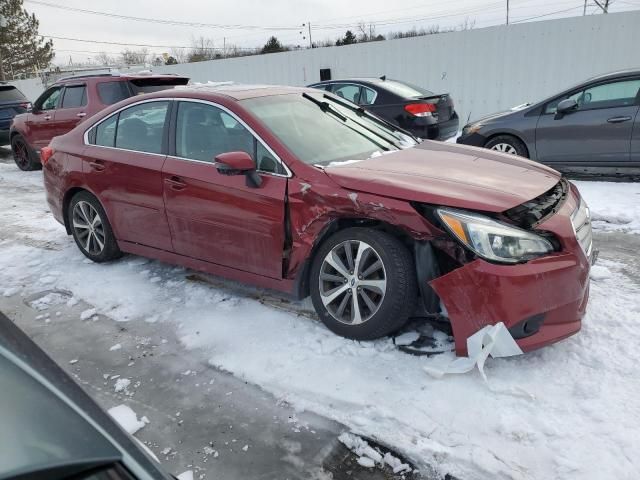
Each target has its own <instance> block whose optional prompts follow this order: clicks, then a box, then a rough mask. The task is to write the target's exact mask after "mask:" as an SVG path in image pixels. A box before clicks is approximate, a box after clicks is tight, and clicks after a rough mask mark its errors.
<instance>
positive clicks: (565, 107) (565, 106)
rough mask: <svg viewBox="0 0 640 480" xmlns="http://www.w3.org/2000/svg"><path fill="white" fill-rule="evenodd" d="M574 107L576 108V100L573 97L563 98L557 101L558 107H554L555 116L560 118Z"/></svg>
mask: <svg viewBox="0 0 640 480" xmlns="http://www.w3.org/2000/svg"><path fill="white" fill-rule="evenodd" d="M576 108H578V102H576V101H575V100H574V99H573V98H565V99H564V100H562V101H561V102H560V103H558V107H557V108H556V118H562V117H563V116H564V115H566V114H567V113H571V112H572V111H574V110H575V109H576Z"/></svg>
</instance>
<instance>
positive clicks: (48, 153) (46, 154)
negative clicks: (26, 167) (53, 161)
mask: <svg viewBox="0 0 640 480" xmlns="http://www.w3.org/2000/svg"><path fill="white" fill-rule="evenodd" d="M52 155H53V148H51V147H43V148H42V150H40V161H41V162H42V165H46V164H47V162H48V161H49V159H50V158H51V157H52Z"/></svg>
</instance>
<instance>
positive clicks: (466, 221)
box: [436, 208, 554, 263]
mask: <svg viewBox="0 0 640 480" xmlns="http://www.w3.org/2000/svg"><path fill="white" fill-rule="evenodd" d="M436 212H437V213H438V217H440V220H442V223H443V225H444V226H445V227H446V228H447V230H448V231H449V233H451V234H452V235H453V236H455V237H456V238H457V239H458V240H459V241H460V242H462V243H463V244H464V245H465V246H467V247H468V248H469V249H470V250H472V251H473V252H474V253H476V254H477V255H478V256H479V257H482V258H484V259H485V260H489V261H492V262H501V263H520V262H526V261H527V260H531V259H532V258H535V257H539V256H541V255H545V254H547V253H549V252H553V250H554V248H553V245H552V244H551V242H549V241H548V240H547V239H545V238H543V237H541V236H540V235H536V234H535V233H531V232H528V231H526V230H522V229H520V228H517V227H512V226H511V225H507V224H506V223H502V222H498V221H496V220H493V219H491V218H489V217H485V216H484V215H479V214H476V213H471V212H466V211H462V210H454V209H450V208H438V209H437V210H436Z"/></svg>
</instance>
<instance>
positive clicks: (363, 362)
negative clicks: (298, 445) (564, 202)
mask: <svg viewBox="0 0 640 480" xmlns="http://www.w3.org/2000/svg"><path fill="white" fill-rule="evenodd" d="M576 183H577V184H578V185H579V188H580V189H581V191H582V192H583V194H584V196H585V198H586V200H587V203H588V204H589V206H590V207H591V210H592V213H593V217H594V219H596V220H597V221H596V222H594V227H595V228H596V231H598V232H609V231H612V230H617V231H620V232H629V233H626V237H625V238H627V237H628V239H629V241H630V242H631V243H630V244H631V246H632V247H633V248H636V249H637V248H638V247H640V237H638V236H637V235H635V234H634V233H631V232H635V233H638V232H640V208H639V207H638V205H640V184H621V183H603V182H594V183H588V182H576ZM0 205H2V207H0V209H1V212H2V214H1V215H0V294H3V295H5V296H14V295H23V296H26V295H28V294H30V293H32V292H36V291H42V290H45V289H49V288H52V287H55V288H61V289H65V290H68V291H70V292H72V294H73V298H75V299H80V300H83V301H86V302H87V303H89V304H91V305H92V306H93V308H95V309H96V312H97V313H100V314H103V315H106V316H108V317H110V318H112V319H113V320H114V321H116V322H126V321H132V322H148V323H151V324H153V325H154V326H155V328H157V329H159V330H165V329H166V330H167V331H171V332H175V333H176V334H177V335H178V337H179V338H180V339H181V343H182V345H183V348H184V355H185V356H193V358H194V359H195V358H207V359H208V361H209V362H210V364H211V365H213V366H215V367H219V368H220V369H224V370H226V371H229V372H231V373H232V374H233V375H235V376H237V377H239V378H240V379H244V380H246V381H248V382H250V383H253V384H256V385H259V386H260V387H262V388H263V389H264V390H266V391H268V392H270V393H272V394H274V395H276V396H277V397H278V398H281V399H283V400H286V401H287V402H289V403H290V404H292V405H293V406H294V407H296V408H298V409H300V410H309V411H313V412H316V413H319V414H321V415H323V416H326V417H329V418H332V419H335V420H337V421H338V422H341V423H343V424H344V425H347V426H348V427H349V428H350V429H351V430H352V431H353V432H355V433H357V434H361V435H364V436H367V437H370V438H373V439H375V440H377V441H378V442H380V443H382V444H386V445H390V446H394V447H395V448H396V449H398V450H399V451H400V452H402V453H403V454H404V455H406V456H407V457H408V458H410V459H411V460H413V461H414V462H415V463H417V464H418V465H419V466H421V467H422V468H423V471H424V470H425V469H429V468H431V467H430V466H432V467H433V468H435V470H436V472H437V473H439V474H444V473H452V474H454V475H456V476H458V477H460V478H462V479H486V478H493V479H501V478H522V479H541V478H549V479H553V478H563V479H566V478H579V479H603V478H617V479H627V478H629V479H632V478H638V476H639V475H640V457H638V455H637V452H639V451H640V436H639V435H638V434H637V431H638V429H640V381H638V374H637V365H638V363H639V362H640V352H639V350H638V343H639V342H638V333H637V332H638V328H637V319H638V316H639V315H640V286H639V285H638V280H637V279H638V265H637V263H634V262H633V261H632V259H630V257H628V256H626V255H623V254H620V252H619V251H617V250H615V249H609V250H605V249H603V250H602V254H601V261H600V262H599V266H598V268H597V269H596V270H595V271H594V275H593V279H592V289H591V292H592V293H591V301H590V304H589V308H588V314H587V317H586V319H585V321H584V324H583V329H582V331H581V332H580V333H579V334H578V335H576V336H574V337H572V338H570V339H568V340H566V341H563V342H561V343H559V344H556V345H554V346H552V347H548V348H545V349H543V350H540V351H537V352H533V353H530V354H527V355H524V356H520V357H515V358H510V359H500V360H490V361H489V362H488V364H487V365H486V367H485V371H486V373H487V376H488V382H486V383H485V382H484V381H483V379H482V378H481V376H480V375H479V374H478V372H477V371H473V372H471V373H469V374H466V375H460V376H449V377H444V378H442V379H439V380H436V379H433V378H432V377H430V376H429V375H428V374H427V373H425V370H424V368H425V367H426V366H433V365H436V364H438V363H439V362H443V361H446V360H447V359H449V357H450V356H449V355H448V354H443V355H439V356H435V357H431V358H426V357H413V356H409V355H406V354H404V353H402V352H400V351H398V350H397V349H396V348H395V347H394V346H393V344H392V341H391V340H381V341H376V342H369V343H358V342H354V341H349V340H345V339H342V338H340V337H337V336H335V335H333V334H332V333H330V332H329V331H328V330H326V329H325V328H324V327H323V326H322V325H321V324H320V323H319V322H317V321H315V320H313V319H312V318H310V317H309V316H306V315H299V314H296V313H292V312H291V311H290V310H291V309H290V308H276V307H275V306H274V305H272V302H270V303H268V304H265V302H263V301H261V299H262V298H265V296H264V293H263V292H261V291H258V290H254V289H251V288H246V287H242V286H239V285H237V284H234V283H231V282H225V281H223V280H220V279H213V280H212V281H211V282H209V281H201V280H200V279H202V278H205V279H206V278H209V277H204V276H200V275H196V276H194V275H193V273H194V272H191V271H188V270H185V269H182V268H177V267H174V266H170V265H166V264H162V263H160V262H155V261H149V260H146V259H143V258H139V257H134V256H127V257H124V258H123V259H121V260H119V261H117V262H114V263H112V264H108V265H95V264H92V263H90V262H89V261H88V260H86V259H85V258H84V257H83V256H82V255H81V253H80V252H79V251H78V250H77V248H76V247H75V245H74V244H73V241H72V239H71V238H70V237H67V236H66V234H65V232H64V229H63V227H62V226H60V225H59V224H57V223H56V222H55V220H53V218H52V217H51V215H50V214H49V213H48V212H47V205H46V202H45V200H44V192H43V189H42V178H41V172H31V173H25V172H20V171H18V170H17V168H16V167H15V166H14V165H11V164H4V163H0ZM602 235H603V236H604V235H615V234H612V233H606V234H605V233H602ZM617 235H619V234H617ZM266 298H270V297H266ZM55 301H56V300H55V299H51V302H55ZM294 307H295V308H296V309H299V310H304V309H305V307H306V306H305V305H294ZM87 315H88V316H89V317H91V315H90V314H87ZM51 328H55V318H53V319H52V321H51ZM114 343H115V342H114Z"/></svg>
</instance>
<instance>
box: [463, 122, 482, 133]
mask: <svg viewBox="0 0 640 480" xmlns="http://www.w3.org/2000/svg"><path fill="white" fill-rule="evenodd" d="M482 127H483V126H482V125H481V124H479V123H472V124H471V125H465V127H464V128H463V129H462V135H471V134H472V133H476V132H477V131H478V130H480V129H481V128H482Z"/></svg>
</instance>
